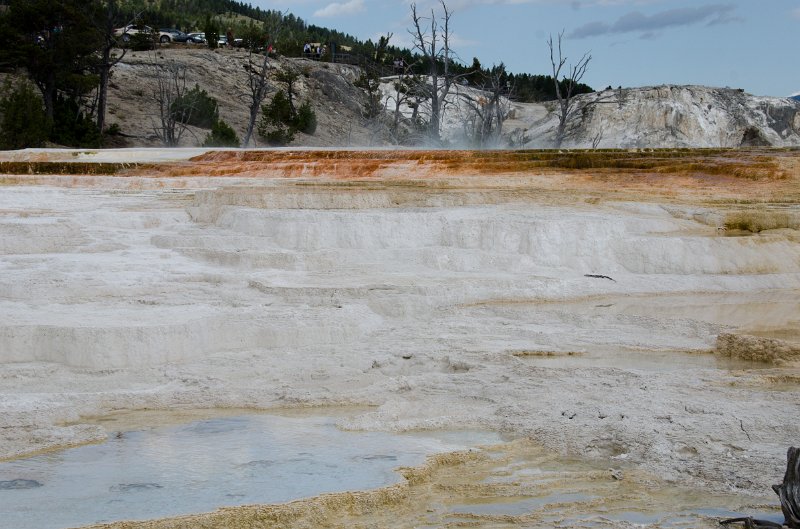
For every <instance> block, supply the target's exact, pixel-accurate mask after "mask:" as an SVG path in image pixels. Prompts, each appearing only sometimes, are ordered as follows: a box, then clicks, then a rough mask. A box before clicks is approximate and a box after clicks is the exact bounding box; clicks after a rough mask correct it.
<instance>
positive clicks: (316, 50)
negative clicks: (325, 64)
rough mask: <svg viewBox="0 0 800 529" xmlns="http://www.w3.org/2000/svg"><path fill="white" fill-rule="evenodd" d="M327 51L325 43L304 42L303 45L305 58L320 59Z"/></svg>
mask: <svg viewBox="0 0 800 529" xmlns="http://www.w3.org/2000/svg"><path fill="white" fill-rule="evenodd" d="M326 53H328V47H327V46H326V45H325V44H316V45H314V44H311V43H310V42H306V43H305V44H304V45H303V57H305V58H306V59H321V58H322V57H323V56H324V55H325V54H326Z"/></svg>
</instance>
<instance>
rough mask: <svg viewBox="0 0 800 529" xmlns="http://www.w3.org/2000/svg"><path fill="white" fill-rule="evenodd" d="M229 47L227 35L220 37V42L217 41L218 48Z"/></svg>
mask: <svg viewBox="0 0 800 529" xmlns="http://www.w3.org/2000/svg"><path fill="white" fill-rule="evenodd" d="M227 45H228V37H226V36H225V35H220V36H219V40H218V41H217V46H219V47H222V46H227Z"/></svg>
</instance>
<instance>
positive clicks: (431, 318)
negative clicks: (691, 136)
mask: <svg viewBox="0 0 800 529" xmlns="http://www.w3.org/2000/svg"><path fill="white" fill-rule="evenodd" d="M0 184H2V187H0V317H1V318H0V457H3V458H9V457H15V456H19V455H22V454H25V453H30V452H33V451H37V450H43V449H52V448H56V447H59V446H65V445H72V444H78V443H85V442H91V441H96V440H98V439H101V438H103V437H104V436H105V435H106V433H105V431H104V430H102V429H101V428H100V427H98V426H95V425H93V424H92V423H90V422H89V421H87V420H86V419H84V418H85V417H90V416H98V415H103V414H107V413H110V412H112V411H117V410H138V409H199V408H252V409H269V408H279V407H309V406H340V405H357V406H368V407H369V408H368V409H367V410H366V411H364V410H361V411H359V412H357V413H355V414H354V415H353V416H351V417H349V418H347V419H343V420H342V421H341V427H343V428H349V429H378V430H409V429H420V428H422V429H436V428H443V429H446V428H460V427H470V428H485V429H490V430H496V431H502V432H505V433H508V434H509V435H510V436H512V437H516V438H520V439H522V438H525V439H529V440H531V441H533V442H535V443H537V444H541V445H542V446H543V447H545V448H546V449H548V450H551V451H555V452H556V453H558V454H561V455H564V456H573V457H579V458H585V459H586V460H587V461H595V462H601V463H600V464H604V463H603V462H608V464H614V465H627V466H628V467H629V468H631V469H632V471H635V472H643V473H647V474H648V475H652V476H657V477H658V479H661V480H666V481H670V482H673V483H679V484H681V485H685V486H689V487H698V488H700V487H702V488H704V489H705V490H711V491H716V492H733V493H736V494H739V493H741V494H747V495H756V496H758V497H763V498H765V499H770V500H771V499H772V498H771V494H772V492H771V491H770V489H769V485H771V484H772V483H773V482H778V481H779V480H780V478H781V476H782V474H783V470H782V469H783V466H784V464H785V459H784V457H785V451H786V448H787V447H788V446H789V445H791V444H797V441H798V439H800V425H799V424H798V421H797V417H798V416H800V370H798V368H797V358H796V357H795V356H793V354H794V353H791V351H797V350H798V348H797V347H795V346H794V345H791V344H796V343H797V342H798V341H800V332H798V329H800V298H798V295H797V294H798V292H800V232H799V231H798V228H800V206H798V203H800V153H799V152H797V151H793V150H691V151H680V150H675V151H652V150H648V151H578V152H555V151H487V152H473V151H380V150H379V151H356V150H352V151H303V150H294V151H270V150H263V151H238V150H231V151H214V152H205V151H202V150H175V151H157V150H120V151H96V152H84V151H22V152H16V153H0ZM720 334H734V335H747V336H749V337H750V338H748V339H746V340H744V341H742V342H741V343H745V344H746V343H756V342H758V340H759V339H764V340H770V342H764V343H773V342H775V343H777V344H779V345H780V347H783V349H781V351H789V352H788V353H783V352H782V353H781V355H779V356H775V357H774V358H779V359H780V362H777V363H775V362H767V361H762V362H758V361H756V362H754V361H752V360H753V358H752V357H747V359H746V360H744V359H742V358H735V356H736V354H734V355H733V356H734V358H731V357H729V356H728V354H730V353H726V354H719V353H717V354H715V347H716V344H717V337H718V336H719V335H720ZM737 343H739V342H737ZM781 344H782V345H781ZM786 344H789V345H786ZM761 346H763V343H762V344H761V345H760V346H759V347H761ZM765 347H766V346H765ZM743 356H744V355H743ZM771 358H773V357H771V356H769V355H765V356H762V357H760V358H756V360H769V359H771ZM774 358H773V359H774ZM385 494H391V491H385ZM365 501H366V500H365ZM398 523H399V522H398Z"/></svg>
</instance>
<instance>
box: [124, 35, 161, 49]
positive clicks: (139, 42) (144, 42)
mask: <svg viewBox="0 0 800 529" xmlns="http://www.w3.org/2000/svg"><path fill="white" fill-rule="evenodd" d="M157 35H158V33H153V32H150V31H140V32H138V33H134V34H133V35H131V36H130V37H131V40H129V41H128V46H129V47H130V48H131V49H132V50H133V51H147V50H152V49H153V48H155V46H156V36H157Z"/></svg>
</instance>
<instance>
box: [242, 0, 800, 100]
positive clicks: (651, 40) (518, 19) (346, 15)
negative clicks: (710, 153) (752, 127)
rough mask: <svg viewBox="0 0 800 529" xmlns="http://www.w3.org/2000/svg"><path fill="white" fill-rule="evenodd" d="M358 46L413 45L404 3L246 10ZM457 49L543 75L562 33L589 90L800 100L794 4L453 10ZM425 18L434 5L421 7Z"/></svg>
mask: <svg viewBox="0 0 800 529" xmlns="http://www.w3.org/2000/svg"><path fill="white" fill-rule="evenodd" d="M252 3H253V5H257V6H260V7H262V8H268V9H278V10H281V11H283V10H286V9H288V10H289V11H290V12H292V13H294V14H295V15H297V16H299V17H301V18H302V19H304V20H306V21H307V22H309V23H313V24H317V25H321V26H327V27H331V28H335V29H338V30H340V31H344V32H346V33H350V34H352V35H355V36H357V37H359V38H363V39H366V38H372V39H373V40H377V38H378V37H379V36H380V35H384V34H386V33H389V32H391V33H393V34H394V36H393V37H392V43H393V44H396V45H406V46H407V45H410V43H411V38H410V35H409V34H408V31H407V30H408V28H409V27H410V7H409V6H410V2H408V1H404V0H336V1H331V0H252ZM447 5H448V8H449V9H450V10H451V11H452V12H453V16H452V18H451V25H452V28H453V30H454V39H453V40H454V45H453V48H454V49H455V51H456V52H457V53H458V55H459V56H460V57H461V59H462V62H465V63H467V64H471V62H472V58H473V57H478V58H479V59H480V60H481V63H482V64H483V65H484V66H489V65H491V64H492V63H499V62H500V61H503V62H505V64H506V66H507V67H508V69H509V70H511V71H514V72H529V73H548V72H549V69H550V62H549V55H548V50H547V45H546V41H547V37H548V35H549V34H550V33H553V34H554V35H555V34H557V33H558V32H559V31H561V30H563V31H564V33H565V41H564V49H565V54H566V55H567V56H568V57H570V58H571V59H574V60H577V59H579V58H580V56H581V55H583V53H584V52H589V53H591V55H592V61H591V63H590V67H589V70H588V72H587V74H586V77H585V78H584V80H585V82H587V83H588V84H590V85H591V86H593V87H595V88H604V87H605V86H608V85H612V86H614V87H616V86H619V85H622V86H646V85H655V84H662V83H672V84H703V85H710V86H730V87H732V88H743V89H745V90H746V91H747V92H750V93H752V94H756V95H774V96H787V95H790V94H794V93H797V92H798V91H800V60H798V49H800V0H727V1H726V0H711V1H706V0H449V1H447ZM417 8H418V11H419V12H421V13H430V9H431V8H434V9H437V12H439V4H438V2H432V1H430V0H417Z"/></svg>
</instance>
